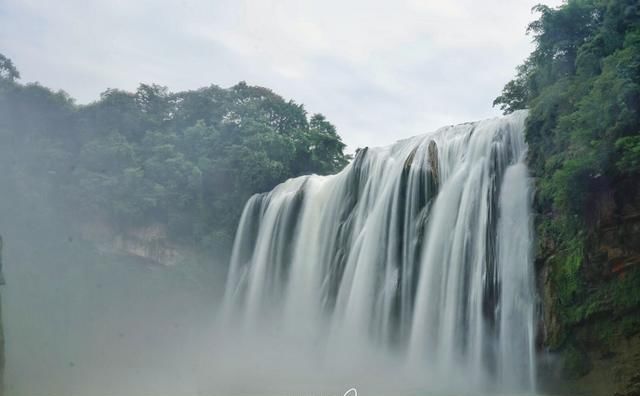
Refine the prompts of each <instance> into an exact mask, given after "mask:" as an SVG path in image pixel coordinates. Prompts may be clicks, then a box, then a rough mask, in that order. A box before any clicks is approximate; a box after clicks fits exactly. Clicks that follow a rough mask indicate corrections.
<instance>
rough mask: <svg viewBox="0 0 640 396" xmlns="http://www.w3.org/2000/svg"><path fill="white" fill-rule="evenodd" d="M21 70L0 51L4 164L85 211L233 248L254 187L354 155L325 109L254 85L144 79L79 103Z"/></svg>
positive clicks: (328, 168)
mask: <svg viewBox="0 0 640 396" xmlns="http://www.w3.org/2000/svg"><path fill="white" fill-rule="evenodd" d="M19 78H20V74H19V72H18V70H17V69H16V68H15V66H14V65H13V63H12V62H11V61H10V60H9V59H8V58H6V57H4V56H2V55H0V167H1V169H2V170H3V172H5V173H7V172H9V173H11V174H12V175H13V177H14V180H16V183H27V184H29V183H30V184H32V185H34V186H35V185H39V186H41V185H46V186H48V187H47V189H46V193H47V195H48V196H50V198H51V201H52V202H54V203H55V204H56V205H57V206H58V207H59V208H60V210H65V211H67V213H68V211H70V210H71V211H73V212H74V213H75V214H78V215H79V216H80V218H81V219H96V218H99V219H102V220H105V221H108V222H109V223H111V224H112V225H117V226H122V227H130V226H137V225H145V224H149V223H151V222H154V223H162V224H165V225H167V227H168V230H169V233H170V236H171V237H172V238H173V239H174V240H181V241H183V242H187V243H194V244H198V245H202V246H209V247H215V246H218V247H222V248H228V246H229V245H230V241H231V239H232V238H233V233H234V231H235V229H234V228H235V225H236V223H237V220H238V217H239V215H240V212H241V210H242V207H243V205H244V203H245V201H246V200H247V198H248V197H249V196H250V195H251V194H253V193H256V192H262V191H266V190H269V189H271V188H272V187H274V186H275V185H276V184H278V183H280V182H282V181H284V180H286V179H287V178H290V177H293V176H298V175H302V174H308V173H318V174H328V173H333V172H336V171H338V170H340V169H341V168H342V167H343V166H344V165H346V163H347V162H348V156H346V155H345V154H344V153H343V150H344V148H345V145H344V144H343V143H342V141H341V139H340V137H339V136H338V134H337V133H336V129H335V127H334V126H333V125H332V124H331V123H330V122H328V121H327V120H326V119H325V117H324V116H322V115H321V114H315V115H311V116H309V115H308V113H307V112H306V110H305V109H304V107H303V106H302V105H299V104H297V103H295V102H293V101H286V100H284V99H283V98H282V97H280V96H278V95H276V94H275V93H273V92H272V91H270V90H268V89H266V88H261V87H254V86H249V85H247V84H245V83H244V82H241V83H239V84H237V85H235V86H233V87H231V88H228V89H223V88H220V87H217V86H215V85H212V86H209V87H206V88H201V89H198V90H194V91H186V92H176V93H173V92H169V91H168V90H167V88H166V87H161V86H158V85H147V84H140V86H139V87H138V89H137V90H136V91H135V92H125V91H122V90H117V89H108V90H106V91H105V92H103V93H102V94H101V96H100V99H99V100H97V101H95V102H93V103H90V104H88V105H77V104H75V102H74V100H73V99H72V98H70V97H69V96H68V95H67V94H66V93H64V92H62V91H59V92H53V91H51V90H50V89H48V88H45V87H43V86H41V85H38V84H37V83H36V84H21V83H19V82H18V81H17V80H18V79H19ZM21 180H22V181H21ZM32 190H33V193H34V194H37V193H38V191H42V190H37V189H32Z"/></svg>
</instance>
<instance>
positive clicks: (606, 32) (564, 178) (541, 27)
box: [494, 0, 640, 374]
mask: <svg viewBox="0 0 640 396" xmlns="http://www.w3.org/2000/svg"><path fill="white" fill-rule="evenodd" d="M534 10H535V11H537V12H539V13H540V18H539V19H538V20H536V21H534V22H533V23H531V24H530V25H529V27H528V33H530V34H531V35H532V36H533V38H534V43H535V45H536V47H535V50H534V51H533V52H532V53H531V54H530V56H529V57H528V58H527V59H526V60H525V62H524V63H523V64H522V65H521V66H519V67H518V68H517V75H516V77H515V79H514V80H513V81H511V82H509V83H508V84H506V86H505V87H504V90H503V92H502V94H501V95H500V96H499V97H498V98H496V100H495V101H494V105H499V106H500V107H501V109H502V110H503V111H505V113H509V112H512V111H514V110H517V109H522V108H528V109H529V117H528V119H527V126H526V138H527V141H528V143H529V164H530V169H531V172H532V173H533V175H534V176H535V177H536V180H537V187H538V188H537V190H538V194H537V197H536V206H537V208H536V209H537V211H538V214H539V215H538V218H537V228H538V239H539V240H538V243H539V246H538V255H539V257H540V258H541V259H543V260H546V262H547V265H549V266H550V270H551V271H550V282H551V287H552V291H553V293H552V295H553V296H554V297H557V298H555V299H554V301H553V304H554V307H553V309H554V310H555V313H556V315H555V316H556V317H557V320H558V327H559V328H558V329H556V334H555V335H552V336H551V340H548V342H550V343H551V344H552V345H551V346H552V347H562V346H563V345H564V346H566V348H565V352H566V354H567V356H569V358H568V361H571V358H570V357H571V356H573V357H577V358H576V359H573V360H574V361H575V362H577V361H579V360H580V357H579V355H580V353H578V352H576V350H575V348H574V346H573V341H572V340H571V337H572V333H571V332H570V331H569V329H571V328H572V327H573V326H576V325H578V324H579V323H582V322H584V321H587V320H589V319H590V318H593V317H594V316H595V315H598V314H603V313H606V314H607V315H609V316H611V314H614V316H613V317H611V319H613V318H615V317H616V315H623V314H624V313H625V312H628V311H630V310H634V309H637V308H638V307H640V297H639V295H638V290H640V287H639V286H640V278H639V277H638V273H639V272H640V271H638V270H635V272H634V271H632V273H629V274H625V275H626V276H625V277H623V278H622V279H617V278H615V277H613V275H612V274H610V273H609V274H610V275H609V276H608V277H607V276H604V274H606V271H607V269H606V268H605V267H602V268H597V270H593V271H591V272H592V273H591V275H588V274H587V272H588V271H586V270H585V265H586V264H585V263H588V262H590V261H591V263H590V265H591V266H595V265H596V264H597V263H595V261H596V260H595V259H593V256H594V254H595V253H597V252H595V251H594V250H595V249H596V248H597V246H598V243H600V241H599V240H598V238H599V236H598V232H597V228H598V224H597V223H598V222H599V221H600V217H599V216H601V215H600V214H599V212H598V211H597V210H596V209H595V208H596V207H597V204H594V202H596V203H597V201H598V199H599V198H598V197H599V195H598V194H600V193H601V192H602V191H613V192H614V193H616V194H617V195H616V198H615V199H616V200H618V201H620V199H619V198H620V196H622V197H623V198H625V199H627V201H628V202H631V203H633V205H636V204H637V203H636V202H634V201H633V200H634V199H635V198H634V197H633V196H632V195H633V193H626V192H625V191H621V190H622V187H621V186H623V185H624V182H625V181H626V183H627V184H626V185H637V181H638V180H640V178H639V176H640V175H639V172H640V3H638V2H637V0H569V1H567V2H566V3H565V4H563V5H562V6H560V7H558V8H555V9H554V8H550V7H547V6H544V5H538V6H536V7H535V8H534ZM625 194H626V195H628V197H625ZM618 203H619V202H617V204H618ZM633 205H632V206H633ZM619 206H624V205H619ZM627 206H628V205H627ZM616 216H618V217H616V218H621V217H622V216H621V215H620V214H617V215H616ZM614 221H618V220H614ZM604 261H605V262H606V259H605V260H604ZM609 271H610V270H609ZM594 274H595V275H594ZM625 323H627V324H626V326H627V327H628V326H629V323H631V322H628V321H627V322H625ZM609 333H611V332H610V331H605V332H602V334H605V335H606V334H609ZM572 364H573V363H571V362H569V366H571V365H572ZM574 369H575V370H572V371H574V372H579V373H580V374H583V373H584V369H585V367H583V366H580V367H574Z"/></svg>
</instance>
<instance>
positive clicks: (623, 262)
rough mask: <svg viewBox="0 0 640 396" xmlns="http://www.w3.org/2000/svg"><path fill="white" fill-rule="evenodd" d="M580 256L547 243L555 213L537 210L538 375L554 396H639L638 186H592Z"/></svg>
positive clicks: (602, 182)
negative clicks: (541, 357) (541, 351)
mask: <svg viewBox="0 0 640 396" xmlns="http://www.w3.org/2000/svg"><path fill="white" fill-rule="evenodd" d="M586 198H587V199H586V200H585V202H586V206H585V213H584V218H585V219H586V223H585V225H584V228H583V229H582V230H580V231H579V234H578V235H577V236H576V238H583V239H584V241H585V243H584V245H583V248H582V249H577V250H574V251H571V250H570V249H567V248H566V247H565V246H567V245H568V246H571V243H569V244H567V243H566V241H564V242H565V243H564V244H563V246H562V247H565V248H564V249H561V247H560V246H558V245H557V244H556V243H555V242H554V241H553V240H550V239H547V238H546V237H545V235H546V234H545V227H546V226H548V224H549V223H550V222H553V213H549V212H547V213H541V212H540V209H541V207H538V208H537V209H538V234H539V243H538V252H537V263H538V269H539V289H540V295H541V297H542V303H543V304H542V321H541V323H542V326H543V327H542V329H541V333H542V334H541V336H542V337H541V338H542V340H541V341H542V344H543V345H544V347H545V348H546V350H547V351H548V352H549V353H550V356H552V357H555V358H554V359H553V358H552V359H551V360H549V361H548V362H550V364H548V365H547V366H546V367H545V370H546V371H545V370H543V373H544V377H545V380H546V382H547V383H548V384H550V385H551V389H552V390H558V391H571V392H572V393H575V392H579V393H581V394H587V395H614V394H615V395H629V396H631V395H639V394H640V288H639V287H638V286H639V285H640V178H639V177H637V176H636V177H626V178H620V179H617V180H616V179H609V178H606V177H599V178H594V179H593V180H592V182H591V183H590V186H589V190H588V192H587V197H586Z"/></svg>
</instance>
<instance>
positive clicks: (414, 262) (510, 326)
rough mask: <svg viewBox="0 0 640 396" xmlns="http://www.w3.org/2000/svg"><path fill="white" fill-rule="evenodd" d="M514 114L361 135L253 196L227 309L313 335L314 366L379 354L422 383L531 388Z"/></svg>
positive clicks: (294, 340) (296, 340)
mask: <svg viewBox="0 0 640 396" xmlns="http://www.w3.org/2000/svg"><path fill="white" fill-rule="evenodd" d="M525 118H526V112H524V111H520V112H515V113H513V114H512V115H509V116H507V117H504V118H498V119H492V120H486V121H481V122H476V123H467V124H462V125H458V126H453V127H445V128H442V129H440V130H438V131H436V132H434V133H431V134H426V135H424V136H419V137H414V138H411V139H407V140H404V141H401V142H398V143H397V144H395V145H393V146H391V147H386V148H376V149H367V148H365V149H362V150H359V152H358V153H357V155H356V157H355V159H354V160H353V162H352V163H351V164H350V165H349V166H347V167H346V168H345V169H344V170H343V171H342V172H340V173H339V174H337V175H333V176H326V177H321V176H316V175H312V176H304V177H299V178H296V179H291V180H288V181H286V182H285V183H282V184H281V185H279V186H277V187H276V188H275V189H274V190H273V191H271V192H269V193H265V194H258V195H255V196H253V197H252V198H251V199H250V200H249V202H248V203H247V205H246V207H245V210H244V213H243V215H242V219H241V221H240V225H239V229H238V233H237V236H236V241H235V245H234V249H233V256H232V263H231V268H230V272H229V277H228V283H227V290H226V296H225V317H226V319H227V321H228V322H227V323H230V322H233V323H236V324H238V325H240V326H241V329H242V331H241V332H240V333H242V334H245V335H251V334H253V335H255V334H257V333H261V332H267V331H274V332H276V333H278V335H279V337H281V339H282V340H286V341H285V344H286V343H289V342H290V343H291V344H292V345H296V347H298V346H309V347H311V346H313V348H312V349H313V352H310V353H309V354H308V355H305V356H306V358H307V359H306V360H308V361H313V360H315V361H317V362H314V363H313V365H314V367H316V369H318V367H328V366H331V367H334V368H335V367H336V365H337V364H338V362H345V361H346V362H348V363H347V364H344V367H354V366H358V365H361V364H362V365H364V364H365V363H366V362H370V361H371V359H374V358H373V356H381V355H382V356H389V357H390V359H393V362H394V363H393V366H394V367H396V368H398V367H400V368H399V369H398V371H399V372H403V373H412V374H415V375H416V377H419V378H426V379H425V380H424V382H423V383H421V384H420V385H419V386H421V387H422V386H425V387H429V386H432V385H434V384H435V383H438V386H435V385H434V386H433V387H434V388H436V387H439V388H443V389H449V390H451V389H460V388H461V387H460V385H461V383H464V385H465V386H467V387H471V388H474V387H477V386H484V387H488V388H491V389H524V390H532V388H533V387H534V384H535V367H534V366H535V365H534V354H535V351H534V336H535V326H534V316H535V313H534V307H535V292H534V284H533V276H534V275H533V270H532V256H531V241H532V231H531V224H530V223H531V215H530V186H529V178H528V175H527V169H526V166H525V164H524V159H525V151H526V144H525V142H524V120H525ZM303 361H305V359H303ZM316 363H317V364H316ZM299 364H311V363H309V362H306V363H301V362H299ZM289 374H291V375H293V374H292V372H289ZM461 376H463V378H464V380H463V381H460V377H461ZM284 379H285V380H293V379H292V378H289V377H287V375H286V374H285V375H284ZM446 379H450V380H449V381H447V380H446ZM471 388H470V389H471ZM476 389H477V388H476Z"/></svg>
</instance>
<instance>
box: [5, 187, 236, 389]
mask: <svg viewBox="0 0 640 396" xmlns="http://www.w3.org/2000/svg"><path fill="white" fill-rule="evenodd" d="M3 181H5V180H3ZM6 185H7V184H5V186H6ZM30 189H31V192H32V193H33V194H32V195H31V199H30V200H29V199H25V195H24V194H20V193H24V191H15V190H13V191H12V190H9V191H7V190H4V191H3V192H2V194H1V197H0V230H1V232H2V236H3V239H4V246H5V247H4V273H5V278H6V282H7V284H6V285H5V286H2V291H1V292H2V304H3V307H2V310H3V312H2V313H3V321H4V330H5V343H6V362H7V363H6V373H5V384H6V385H5V390H6V394H7V395H16V396H18V395H25V396H27V395H28V396H40V395H42V396H44V395H47V396H49V395H69V396H73V395H83V396H84V395H95V396H99V395H105V396H107V395H109V396H113V395H151V394H153V395H195V394H199V393H198V391H199V388H198V386H200V385H202V384H204V382H203V380H204V377H202V376H199V374H200V373H201V367H199V362H200V361H199V359H198V357H202V356H204V354H206V353H208V351H205V350H204V349H203V346H204V345H207V342H205V340H206V339H207V337H210V335H211V334H212V333H211V331H210V330H211V328H212V320H213V319H214V318H215V312H216V304H217V302H218V301H219V296H220V291H221V288H222V285H223V282H224V271H223V266H222V265H217V264H218V263H216V262H215V261H213V260H212V261H211V262H208V263H191V264H189V263H185V264H183V265H181V266H175V267H165V266H161V265H153V264H149V263H147V262H141V261H140V260H139V259H135V258H132V257H128V256H123V255H118V254H115V253H108V252H101V251H100V250H99V249H97V248H96V244H95V243H93V242H90V241H87V240H83V239H82V237H81V236H80V235H78V233H77V232H76V231H75V230H74V229H73V227H71V226H69V224H71V223H73V222H72V221H71V216H72V214H65V215H64V216H62V215H60V214H59V213H55V212H54V211H53V210H52V208H51V206H50V205H47V202H46V201H44V200H43V199H44V198H42V196H39V194H38V191H37V186H33V185H31V186H30ZM40 198H41V199H40ZM29 201H31V202H29Z"/></svg>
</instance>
